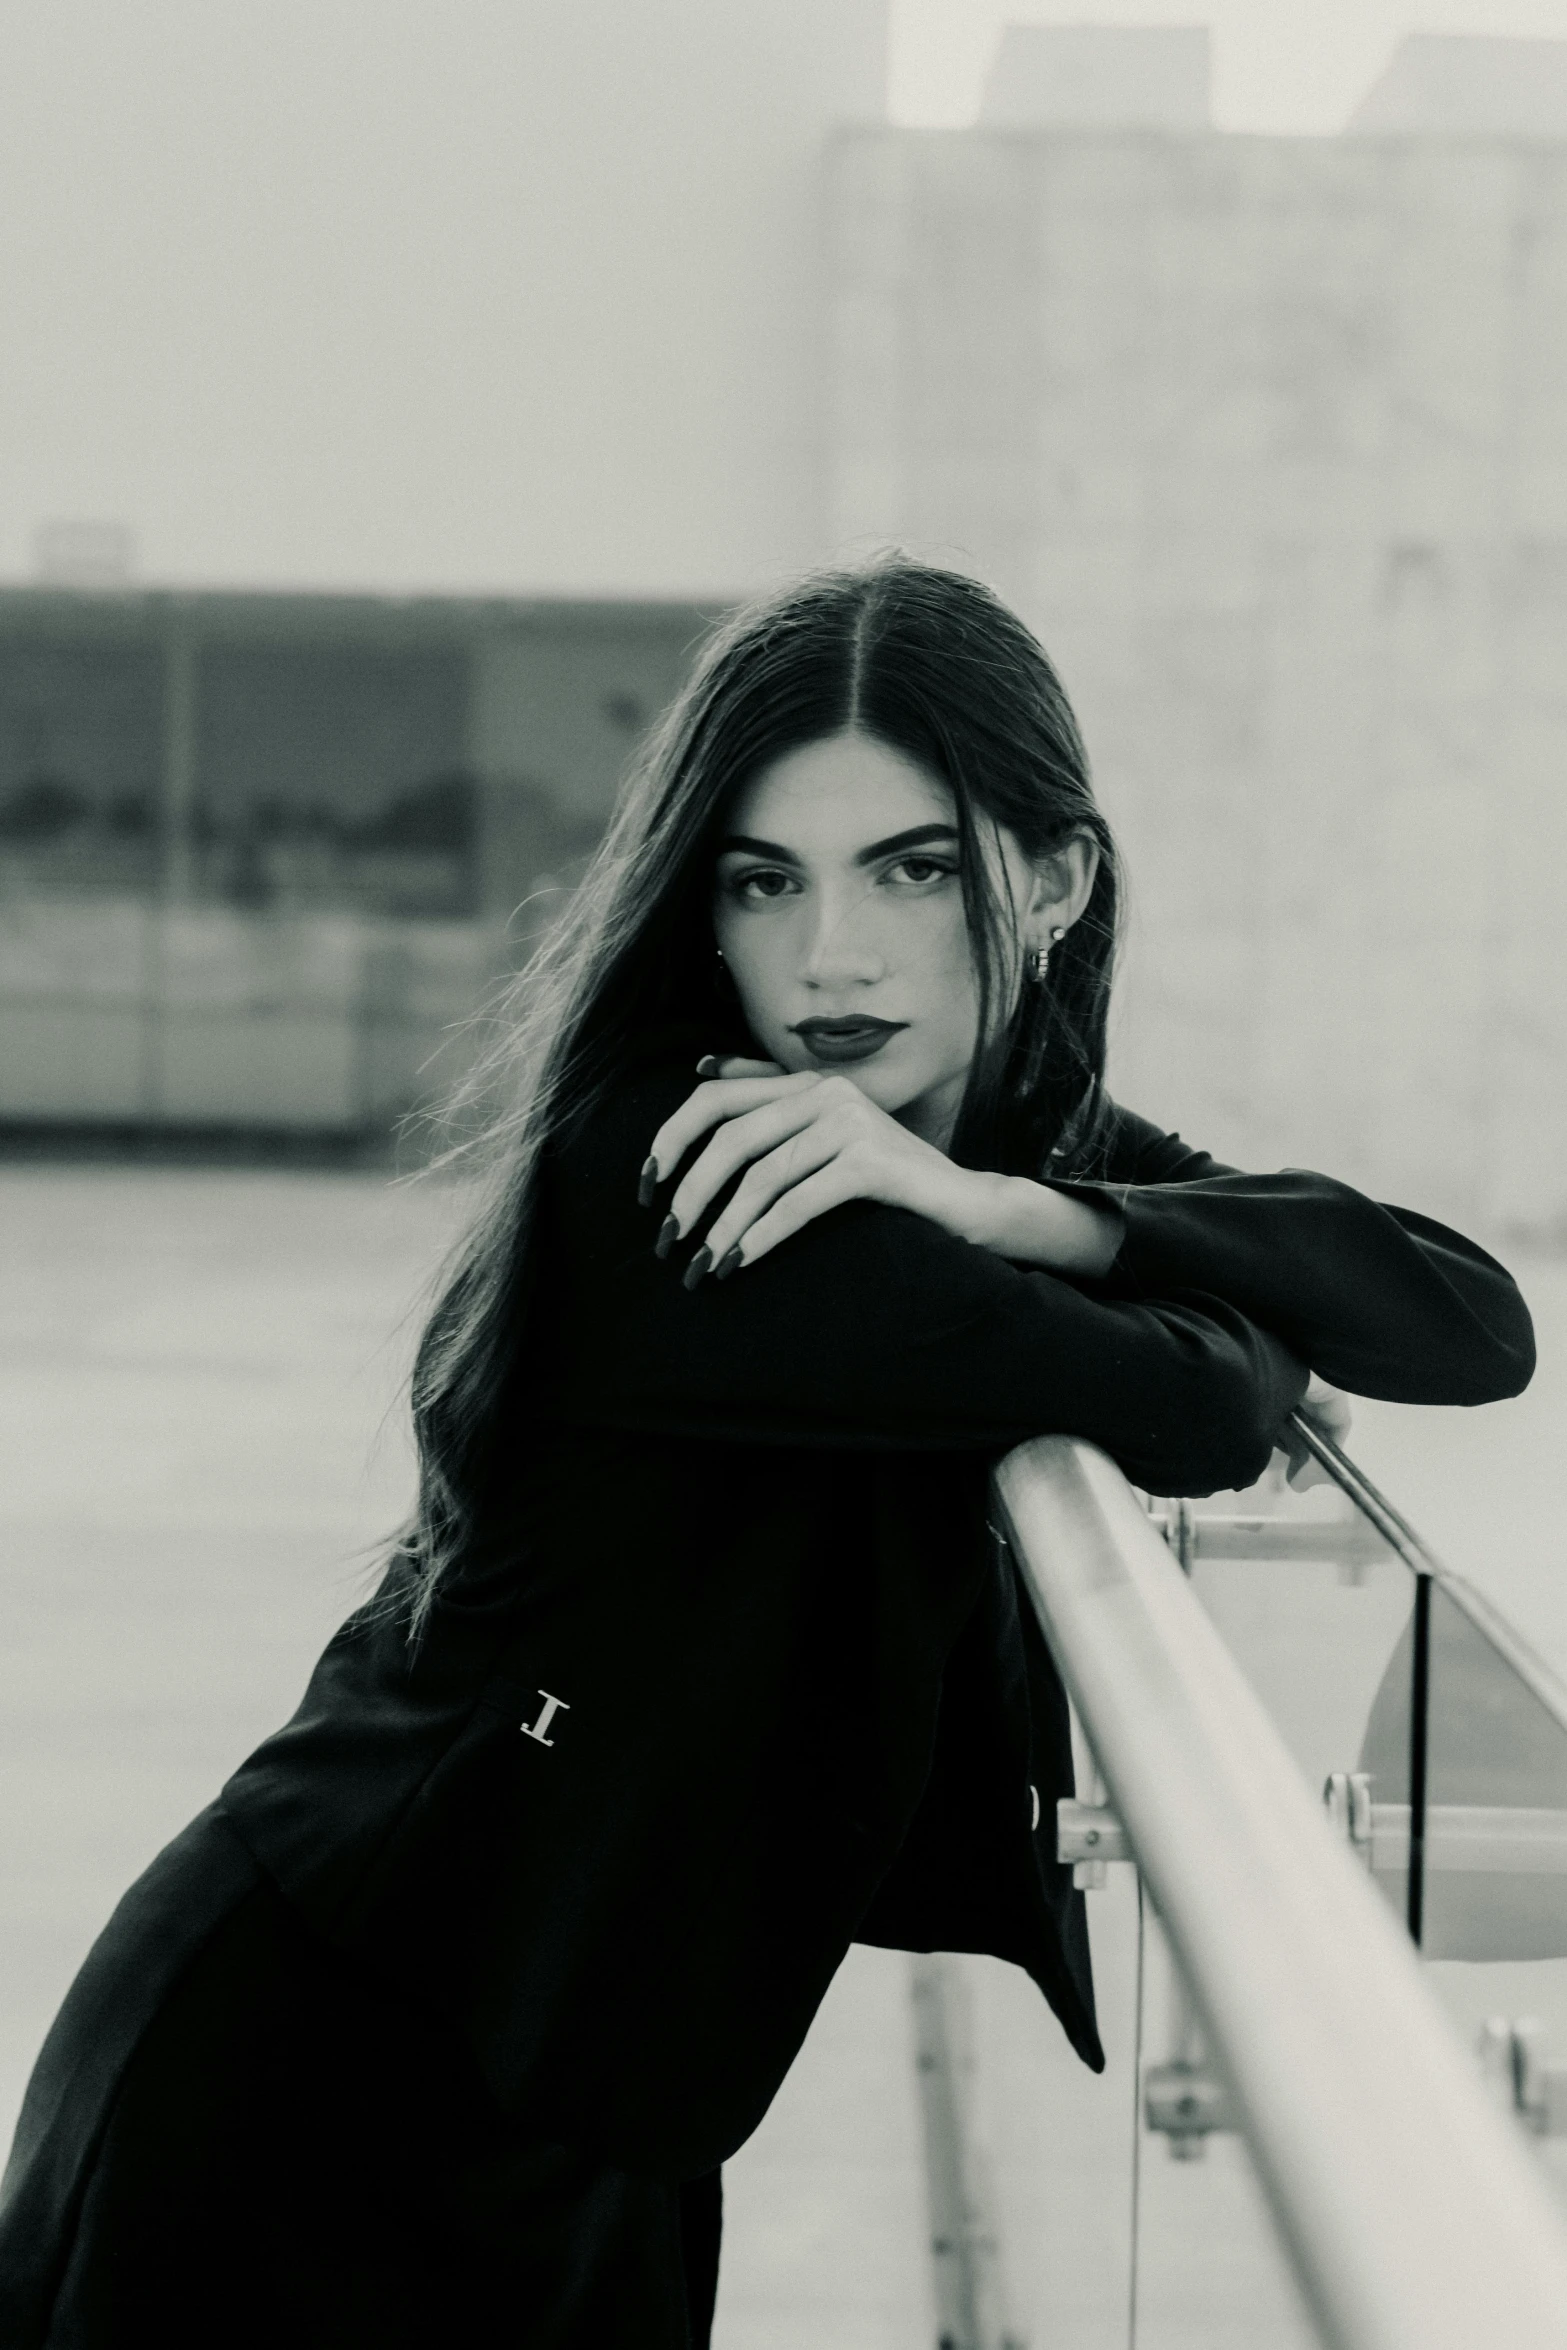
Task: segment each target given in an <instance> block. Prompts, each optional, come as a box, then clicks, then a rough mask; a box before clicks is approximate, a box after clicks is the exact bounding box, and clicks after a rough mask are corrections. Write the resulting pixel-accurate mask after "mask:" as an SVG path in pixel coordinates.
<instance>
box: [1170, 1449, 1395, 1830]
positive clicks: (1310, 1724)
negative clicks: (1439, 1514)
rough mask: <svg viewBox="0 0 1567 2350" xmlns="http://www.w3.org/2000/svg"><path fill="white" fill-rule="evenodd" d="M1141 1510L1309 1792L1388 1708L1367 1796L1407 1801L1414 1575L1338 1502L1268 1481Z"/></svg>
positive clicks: (1332, 1491)
mask: <svg viewBox="0 0 1567 2350" xmlns="http://www.w3.org/2000/svg"><path fill="white" fill-rule="evenodd" d="M1154 1514H1155V1518H1156V1520H1157V1521H1158V1522H1160V1523H1161V1524H1162V1526H1163V1528H1164V1531H1165V1535H1166V1539H1167V1540H1168V1541H1169V1542H1170V1544H1171V1547H1172V1548H1173V1549H1175V1550H1176V1552H1177V1554H1178V1555H1179V1556H1180V1557H1181V1559H1182V1563H1183V1564H1184V1565H1185V1567H1186V1569H1187V1572H1188V1574H1189V1575H1190V1578H1191V1582H1192V1586H1193V1589H1194V1590H1195V1592H1196V1594H1197V1596H1198V1598H1199V1599H1200V1600H1201V1601H1202V1603H1203V1607H1204V1609H1205V1611H1206V1612H1207V1614H1208V1616H1209V1617H1210V1618H1211V1620H1212V1621H1213V1623H1214V1624H1215V1625H1216V1627H1217V1628H1218V1630H1219V1631H1220V1632H1221V1633H1222V1634H1223V1637H1224V1640H1225V1644H1226V1646H1227V1647H1228V1648H1229V1650H1230V1653H1231V1654H1232V1656H1233V1657H1234V1658H1235V1661H1236V1663H1237V1664H1238V1665H1239V1666H1240V1667H1241V1669H1242V1671H1243V1672H1244V1673H1245V1675H1246V1677H1247V1679H1248V1680H1249V1681H1250V1682H1251V1685H1252V1687H1253V1688H1254V1689H1255V1690H1256V1692H1257V1695H1258V1696H1259V1697H1260V1698H1261V1700H1262V1702H1263V1704H1264V1705H1265V1706H1266V1708H1267V1710H1268V1713H1269V1716H1270V1718H1271V1719H1272V1722H1273V1724H1274V1727H1275V1728H1276V1729H1277V1731H1278V1732H1279V1735H1280V1737H1281V1738H1282V1739H1283V1741H1284V1743H1285V1745H1286V1746H1287V1747H1288V1749H1289V1751H1290V1753H1291V1754H1293V1755H1294V1757H1295V1759H1296V1761H1297V1762H1298V1763H1299V1765H1300V1768H1301V1771H1302V1773H1303V1774H1304V1776H1305V1778H1306V1780H1307V1782H1308V1784H1309V1785H1310V1786H1311V1788H1312V1789H1313V1791H1314V1792H1320V1791H1321V1789H1322V1787H1323V1786H1324V1784H1325V1782H1326V1781H1327V1779H1328V1777H1329V1775H1330V1774H1332V1773H1349V1772H1352V1771H1354V1770H1355V1769H1356V1768H1357V1767H1359V1757H1360V1755H1361V1752H1362V1748H1363V1746H1364V1742H1365V1738H1366V1734H1367V1729H1368V1725H1369V1723H1370V1721H1371V1719H1372V1716H1373V1713H1374V1711H1376V1710H1377V1709H1378V1708H1380V1709H1381V1711H1382V1713H1383V1714H1384V1715H1385V1714H1386V1712H1387V1709H1388V1707H1389V1705H1390V1704H1392V1705H1394V1706H1395V1707H1396V1705H1397V1704H1398V1703H1399V1702H1400V1700H1401V1701H1402V1703H1403V1706H1404V1709H1405V1717H1404V1718H1405V1724H1406V1733H1405V1739H1404V1745H1403V1748H1402V1750H1399V1749H1398V1747H1397V1743H1396V1741H1384V1744H1385V1745H1386V1746H1387V1753H1386V1756H1385V1758H1384V1761H1385V1768H1386V1769H1387V1770H1388V1771H1389V1772H1391V1773H1392V1774H1393V1775H1392V1776H1390V1777H1387V1778H1386V1780H1385V1783H1384V1785H1383V1787H1382V1789H1381V1790H1380V1792H1381V1794H1382V1795H1383V1796H1384V1798H1385V1799H1386V1800H1387V1801H1390V1802H1391V1801H1407V1799H1408V1780H1407V1773H1408V1739H1407V1711H1408V1684H1409V1677H1410V1669H1411V1666H1410V1656H1409V1650H1408V1641H1409V1632H1410V1625H1411V1621H1412V1616H1413V1608H1414V1595H1415V1578H1414V1577H1413V1575H1412V1574H1411V1573H1410V1572H1409V1569H1408V1568H1407V1567H1406V1566H1405V1564H1404V1562H1403V1561H1402V1559H1400V1558H1399V1557H1398V1555H1397V1554H1396V1552H1394V1551H1393V1550H1391V1549H1390V1548H1389V1546H1388V1544H1387V1543H1386V1542H1385V1541H1384V1540H1383V1539H1382V1537H1381V1536H1380V1535H1379V1534H1378V1533H1377V1531H1376V1529H1375V1528H1374V1527H1373V1526H1371V1525H1370V1524H1369V1523H1368V1522H1367V1521H1366V1520H1365V1519H1364V1518H1363V1517H1362V1516H1361V1515H1360V1513H1359V1512H1358V1511H1357V1510H1356V1509H1355V1507H1354V1505H1353V1503H1352V1502H1351V1501H1350V1500H1349V1498H1348V1496H1347V1495H1345V1494H1343V1493H1340V1492H1339V1491H1338V1490H1337V1489H1336V1488H1335V1487H1331V1486H1321V1485H1318V1486H1312V1487H1309V1488H1307V1489H1306V1490H1305V1491H1303V1492H1297V1491H1296V1490H1295V1489H1294V1488H1293V1487H1290V1486H1287V1485H1282V1484H1277V1483H1275V1482H1274V1481H1273V1480H1272V1479H1271V1478H1267V1479H1264V1480H1263V1481H1262V1482H1261V1483H1259V1484H1257V1485H1255V1486H1252V1487H1250V1488H1249V1489H1248V1490H1246V1491H1245V1492H1242V1493H1226V1494H1215V1495H1213V1496H1212V1497H1210V1498H1209V1499H1207V1500H1204V1501H1197V1502H1187V1503H1175V1504H1171V1503H1156V1504H1155V1507H1154ZM1399 1774H1402V1775H1401V1776H1400V1775H1399Z"/></svg>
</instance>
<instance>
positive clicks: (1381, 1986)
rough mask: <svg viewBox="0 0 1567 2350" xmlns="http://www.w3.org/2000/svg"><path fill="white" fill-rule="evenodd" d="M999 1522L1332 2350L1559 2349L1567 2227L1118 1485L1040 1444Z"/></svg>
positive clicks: (1106, 1466) (1081, 1455)
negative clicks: (1478, 2345)
mask: <svg viewBox="0 0 1567 2350" xmlns="http://www.w3.org/2000/svg"><path fill="white" fill-rule="evenodd" d="M996 1496H997V1502H998V1505H999V1508H1000V1511H1001V1514H1002V1519H1003V1524H1004V1527H1005V1530H1006V1533H1007V1535H1008V1538H1009V1540H1010V1542H1011V1545H1012V1549H1013V1552H1014V1555H1015V1556H1016V1558H1017V1560H1018V1563H1019V1566H1020V1567H1021V1569H1022V1573H1023V1579H1024V1582H1025V1584H1026V1586H1027V1588H1028V1591H1029V1593H1030V1595H1031V1598H1032V1600H1033V1604H1034V1606H1035V1609H1036V1610H1037V1612H1038V1615H1039V1619H1040V1622H1041V1624H1042V1626H1043V1628H1044V1632H1045V1636H1046V1638H1047V1639H1048V1641H1049V1642H1050V1646H1051V1649H1052V1652H1053V1654H1054V1656H1055V1659H1056V1662H1057V1665H1058V1666H1059V1668H1060V1671H1061V1676H1062V1679H1063V1680H1064V1682H1065V1684H1066V1687H1067V1690H1068V1692H1069V1694H1070V1695H1071V1698H1072V1700H1073V1703H1074V1704H1075V1705H1076V1707H1077V1710H1078V1713H1079V1716H1080V1717H1081V1720H1082V1722H1083V1726H1084V1729H1085V1731H1086V1733H1087V1736H1088V1739H1089V1741H1090V1744H1091V1745H1092V1747H1093V1750H1094V1755H1095V1759H1096V1761H1097V1763H1098V1765H1099V1769H1100V1771H1101V1772H1102V1774H1103V1776H1104V1779H1105V1782H1106V1785H1107V1787H1108V1790H1109V1795H1110V1800H1111V1803H1112V1804H1113V1806H1114V1809H1115V1812H1116V1814H1117V1816H1118V1818H1119V1819H1120V1820H1121V1822H1122V1824H1123V1826H1124V1828H1125V1830H1126V1833H1127V1835H1128V1837H1129V1839H1130V1842H1131V1846H1132V1849H1133V1851H1134V1853H1135V1855H1136V1858H1137V1863H1138V1866H1139V1868H1140V1869H1141V1871H1142V1873H1143V1876H1144V1878H1145V1880H1146V1882H1147V1884H1148V1887H1149V1890H1150V1892H1151V1894H1152V1897H1153V1900H1154V1902H1155V1905H1156V1906H1157V1908H1158V1910H1159V1912H1160V1915H1161V1918H1162V1920H1163V1924H1164V1927H1165V1931H1166V1933H1167V1934H1168V1936H1169V1939H1170V1942H1171V1945H1172V1947H1173V1949H1174V1952H1175V1955H1176V1958H1177V1960H1178V1962H1179V1964H1180V1967H1181V1971H1182V1973H1183V1975H1184V1976H1185V1978H1186V1981H1187V1982H1188V1984H1189V1985H1190V1987H1191V1991H1192V1994H1193V1997H1194V1999H1195V2001H1196V2004H1197V2007H1198V2009H1199V2011H1200V2013H1201V2016H1202V2019H1203V2022H1204V2025H1205V2027H1206V2030H1207V2033H1208V2036H1209V2039H1210V2041H1211V2043H1212V2046H1213V2049H1214V2052H1215V2054H1216V2056H1217V2058H1218V2061H1219V2064H1220V2066H1221V2069H1222V2071H1223V2073H1224V2076H1225V2080H1226V2084H1227V2086H1228V2089H1229V2091H1230V2094H1231V2097H1232V2099H1233V2104H1234V2108H1235V2112H1236V2115H1237V2118H1238V2120H1239V2122H1240V2126H1241V2128H1242V2129H1243V2131H1244V2133H1245V2136H1246V2138H1247V2141H1248V2144H1249V2146H1250V2149H1251V2152H1252V2156H1253V2159H1254V2161H1255V2163H1256V2166H1257V2170H1258V2173H1259V2176H1260V2178H1261V2181H1262V2185H1263V2188H1264V2191H1265V2193H1266V2195H1267V2197H1268V2201H1269V2204H1270V2206H1271V2208H1272V2211H1273V2215H1274V2219H1275V2221H1276V2224H1277V2226H1278V2230H1279V2234H1280V2236H1281V2238H1282V2240H1283V2243H1284V2246H1285V2249H1286V2251H1287V2253H1288V2255H1289V2257H1290V2260H1291V2263H1292V2265H1293V2267H1294V2270H1295V2273H1296V2276H1297V2278H1298V2280H1299V2283H1300V2286H1301V2288H1302V2291H1303V2293H1304V2295H1305V2297H1306V2300H1307V2302H1308V2304H1309V2305H1310V2307H1311V2309H1312V2311H1313V2313H1314V2315H1315V2318H1316V2321H1317V2324H1318V2326H1319V2328H1320V2330H1321V2332H1322V2335H1323V2338H1324V2340H1325V2341H1326V2342H1328V2343H1330V2344H1331V2345H1332V2346H1333V2350H1474V2345H1475V2343H1477V2342H1484V2343H1485V2344H1486V2345H1487V2350H1561V2345H1562V2344H1563V2343H1567V2229H1564V2227H1563V2224H1562V2221H1561V2218H1560V2216H1559V2214H1558V2212H1557V2209H1556V2207H1555V2205H1554V2203H1553V2202H1552V2200H1551V2198H1550V2195H1549V2192H1548V2190H1547V2188H1546V2187H1545V2185H1544V2183H1543V2181H1542V2180H1541V2178H1540V2176H1539V2174H1538V2172H1537V2170H1536V2168H1535V2166H1534V2164H1533V2163H1532V2162H1531V2160H1530V2158H1529V2156H1528V2154H1527V2153H1526V2152H1525V2150H1524V2149H1523V2147H1522V2146H1521V2145H1520V2143H1519V2142H1518V2140H1517V2137H1516V2135H1515V2133H1514V2131H1513V2129H1512V2127H1511V2125H1510V2124H1509V2123H1508V2121H1507V2120H1506V2119H1505V2117H1504V2116H1503V2115H1502V2114H1501V2113H1499V2112H1498V2111H1497V2110H1496V2109H1495V2108H1494V2107H1493V2106H1492V2105H1491V2104H1490V2103H1489V2102H1488V2100H1487V2097H1486V2093H1485V2091H1484V2089H1483V2087H1482V2085H1481V2083H1480V2081H1479V2079H1478V2077H1477V2075H1476V2073H1475V2071H1474V2069H1473V2067H1472V2066H1471V2065H1470V2064H1469V2062H1468V2059H1467V2057H1466V2055H1465V2052H1464V2051H1463V2049H1462V2048H1461V2047H1460V2046H1459V2045H1458V2043H1457V2041H1456V2040H1455V2038H1454V2036H1453V2034H1452V2032H1451V2030H1450V2027H1449V2026H1448V2024H1447V2022H1446V2021H1445V2019H1444V2018H1443V2016H1442V2015H1441V2013H1440V2011H1439V2010H1438V2009H1437V2007H1436V2005H1435V2003H1434V2002H1433V2000H1432V1998H1431V1996H1430V1993H1429V1992H1428V1991H1427V1989H1426V1987H1425V1985H1424V1983H1423V1982H1422V1981H1421V1979H1420V1972H1419V1967H1418V1963H1417V1961H1416V1960H1415V1958H1414V1957H1413V1955H1412V1954H1411V1952H1410V1950H1409V1948H1408V1945H1407V1944H1406V1943H1405V1941H1404V1939H1403V1937H1402V1936H1401V1935H1400V1933H1399V1932H1398V1929H1397V1928H1396V1926H1395V1925H1394V1924H1393V1923H1392V1921H1391V1919H1390V1918H1389V1917H1388V1915H1387V1914H1386V1911H1385V1908H1384V1906H1383V1904H1382V1901H1381V1899H1380V1897H1379V1895H1378V1894H1377V1893H1376V1892H1375V1890H1374V1889H1373V1887H1372V1885H1371V1883H1370V1880H1369V1879H1368V1877H1367V1875H1366V1873H1365V1871H1364V1870H1363V1869H1361V1868H1360V1867H1358V1866H1357V1864H1356V1863H1355V1861H1354V1860H1353V1859H1352V1858H1351V1857H1350V1855H1349V1853H1348V1850H1347V1848H1345V1847H1344V1846H1343V1845H1342V1843H1338V1842H1335V1839H1334V1837H1333V1835H1332V1833H1331V1831H1330V1830H1329V1828H1328V1826H1327V1824H1326V1821H1325V1818H1324V1815H1323V1813H1322V1811H1321V1808H1320V1806H1319V1805H1318V1804H1317V1803H1316V1802H1315V1801H1314V1800H1313V1797H1312V1794H1311V1792H1310V1791H1309V1790H1308V1789H1307V1787H1306V1786H1305V1784H1304V1782H1303V1781H1302V1779H1301V1777H1300V1775H1299V1773H1298V1771H1297V1769H1296V1767H1295V1765H1294V1763H1293V1762H1292V1760H1291V1759H1290V1756H1289V1754H1288V1752H1287V1751H1286V1749H1285V1747H1284V1746H1283V1744H1282V1742H1281V1740H1280V1739H1279V1736H1278V1733H1277V1732H1276V1731H1275V1729H1274V1727H1273V1725H1272V1723H1271V1722H1270V1721H1269V1719H1268V1717H1267V1715H1266V1713H1265V1712H1264V1710H1263V1708H1262V1706H1261V1704H1260V1702H1259V1700H1258V1699H1257V1697H1256V1696H1255V1694H1254V1693H1253V1691H1252V1689H1251V1686H1250V1684H1249V1683H1248V1682H1247V1680H1246V1678H1245V1676H1244V1675H1243V1673H1242V1672H1241V1670H1240V1668H1239V1666H1238V1665H1237V1664H1236V1663H1235V1661H1234V1659H1233V1657H1232V1656H1231V1655H1230V1653H1229V1650H1228V1649H1227V1648H1226V1647H1225V1645H1224V1642H1223V1640H1222V1639H1221V1638H1220V1636H1219V1634H1218V1632H1217V1631H1216V1630H1215V1628H1214V1626H1213V1625H1212V1623H1211V1622H1210V1621H1209V1619H1208V1617H1207V1615H1206V1614H1205V1613H1204V1611H1203V1608H1202V1605H1201V1603H1200V1601H1199V1600H1198V1598H1197V1596H1196V1594H1195V1592H1194V1591H1193V1590H1192V1588H1191V1586H1190V1584H1189V1582H1188V1581H1187V1579H1186V1578H1185V1576H1184V1575H1183V1574H1182V1572H1181V1570H1180V1567H1179V1565H1178V1564H1177V1562H1176V1560H1175V1558H1174V1557H1173V1556H1172V1554H1171V1552H1170V1551H1169V1549H1168V1548H1167V1547H1166V1545H1165V1543H1164V1542H1163V1541H1161V1539H1160V1537H1159V1535H1158V1534H1157V1533H1156V1532H1155V1530H1154V1528H1153V1527H1152V1526H1151V1525H1150V1523H1149V1521H1148V1518H1147V1516H1146V1514H1145V1513H1144V1511H1143V1509H1142V1507H1141V1506H1140V1504H1139V1502H1138V1500H1137V1498H1136V1496H1135V1495H1134V1494H1133V1492H1132V1490H1131V1487H1130V1486H1129V1485H1128V1484H1127V1483H1126V1480H1125V1479H1124V1478H1123V1477H1122V1475H1121V1472H1120V1470H1119V1469H1117V1468H1116V1466H1115V1464H1114V1463H1113V1462H1112V1461H1110V1460H1109V1459H1107V1458H1106V1456H1105V1455H1104V1454H1103V1453H1101V1452H1099V1451H1098V1450H1097V1449H1096V1448H1095V1447H1094V1446H1093V1445H1090V1444H1085V1443H1082V1442H1080V1441H1078V1440H1076V1439H1074V1438H1070V1437H1061V1436H1046V1437H1040V1438H1037V1439H1036V1440H1035V1441H1034V1442H1032V1443H1030V1444H1025V1445H1021V1446H1019V1448H1018V1449H1017V1450H1016V1451H1015V1452H1012V1453H1009V1454H1008V1456H1007V1458H1006V1459H1005V1460H1004V1461H1003V1462H1002V1463H1001V1466H1000V1468H999V1469H998V1471H997V1473H996Z"/></svg>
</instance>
